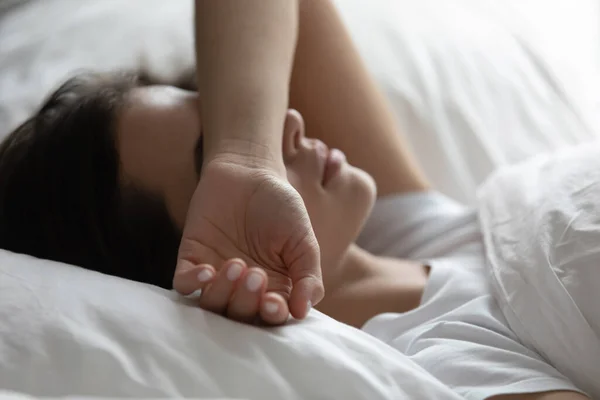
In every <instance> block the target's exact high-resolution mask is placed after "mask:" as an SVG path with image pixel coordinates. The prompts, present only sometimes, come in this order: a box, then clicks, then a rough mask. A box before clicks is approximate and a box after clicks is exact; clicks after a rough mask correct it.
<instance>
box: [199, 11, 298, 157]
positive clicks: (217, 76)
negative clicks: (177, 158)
mask: <svg viewBox="0 0 600 400" xmlns="http://www.w3.org/2000/svg"><path fill="white" fill-rule="evenodd" d="M297 32H298V1H297V0H244V1H240V0H218V1H215V0H196V63H197V67H196V68H197V79H198V92H199V94H200V100H201V102H200V103H201V104H200V109H201V112H200V113H201V115H202V118H203V123H204V133H205V142H204V153H205V158H208V159H210V158H212V156H214V154H215V153H218V152H226V153H227V152H230V151H235V152H241V153H244V154H248V155H250V156H253V157H263V158H266V159H267V160H268V161H269V162H273V161H275V162H277V163H278V164H277V167H278V168H280V167H281V166H280V164H281V162H282V161H281V129H282V126H283V121H284V116H285V112H286V110H287V103H288V93H289V80H290V74H291V69H292V61H293V58H294V50H295V45H296V37H297Z"/></svg>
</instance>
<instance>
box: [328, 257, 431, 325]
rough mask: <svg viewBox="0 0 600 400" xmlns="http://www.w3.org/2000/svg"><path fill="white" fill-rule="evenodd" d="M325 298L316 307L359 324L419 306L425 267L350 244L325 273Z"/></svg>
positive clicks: (351, 322) (346, 321) (340, 318)
mask: <svg viewBox="0 0 600 400" xmlns="http://www.w3.org/2000/svg"><path fill="white" fill-rule="evenodd" d="M324 278H325V293H326V294H325V299H324V300H323V301H322V302H321V303H320V304H319V306H318V307H317V308H318V309H319V310H320V311H322V312H324V313H325V314H327V315H329V316H330V317H332V318H335V319H337V320H338V321H341V322H344V323H347V324H349V325H353V326H355V327H361V326H362V325H364V323H365V322H367V321H368V320H369V319H370V318H372V317H373V316H375V315H377V314H381V313H385V312H396V313H401V312H406V311H409V310H412V309H414V308H416V307H418V306H419V303H420V300H421V295H422V293H423V289H424V287H425V283H426V281H427V269H426V267H424V266H423V265H421V264H419V263H416V262H413V261H407V260H401V259H395V258H387V257H378V256H375V255H373V254H370V253H369V252H367V251H365V250H362V249H361V248H359V247H358V246H356V245H352V246H351V247H350V248H349V249H348V251H347V252H346V254H345V255H344V257H343V259H342V260H341V262H340V265H339V266H338V268H336V269H335V270H334V272H333V273H332V274H329V275H326V276H325V277H324Z"/></svg>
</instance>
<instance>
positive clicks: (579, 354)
mask: <svg viewBox="0 0 600 400" xmlns="http://www.w3.org/2000/svg"><path fill="white" fill-rule="evenodd" d="M478 199H479V210H480V219H481V224H482V230H483V233H484V240H485V245H486V254H487V259H488V268H489V275H490V278H491V282H492V284H493V288H494V290H495V295H496V297H497V299H498V301H499V302H500V304H501V307H502V310H503V312H504V314H505V315H506V317H507V319H508V322H509V323H510V326H511V328H512V329H513V331H514V332H515V333H516V334H517V335H518V336H519V337H520V339H521V340H522V341H523V342H524V343H526V344H527V345H528V346H530V347H532V348H535V349H536V350H537V351H538V352H539V353H540V354H542V355H543V356H544V357H546V358H547V359H548V360H549V361H550V362H551V363H552V364H553V365H554V366H555V367H556V368H557V369H558V370H559V371H560V372H562V373H563V374H564V375H566V376H567V377H569V378H570V379H571V380H572V381H573V382H574V383H575V384H577V385H578V386H579V387H580V388H582V389H583V390H585V391H587V392H588V393H590V394H591V395H592V397H594V398H599V397H600V142H595V143H592V144H588V145H585V146H578V147H575V148H570V149H566V150H563V151H561V152H559V153H556V154H550V155H543V156H538V157H536V158H534V159H532V160H530V161H527V162H525V163H522V164H519V165H515V166H512V167H507V168H504V169H502V170H500V171H499V172H497V173H496V174H494V175H493V176H492V177H491V178H490V179H489V180H488V181H487V182H486V183H485V184H484V185H483V186H482V187H481V189H480V190H479V193H478Z"/></svg>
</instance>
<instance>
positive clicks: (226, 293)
mask: <svg viewBox="0 0 600 400" xmlns="http://www.w3.org/2000/svg"><path fill="white" fill-rule="evenodd" d="M245 273H246V264H245V263H244V262H243V261H242V260H240V259H233V260H229V261H227V262H224V263H223V267H222V268H221V269H220V271H219V273H218V275H217V277H216V278H215V280H214V281H213V282H212V284H211V285H210V287H209V288H207V289H206V290H205V291H204V293H202V297H201V298H200V303H199V306H200V307H201V308H203V309H205V310H208V311H212V312H214V313H217V314H222V313H224V312H225V311H226V310H227V306H228V304H229V300H230V299H231V296H232V294H233V291H234V290H235V288H236V285H237V284H238V280H239V279H240V278H241V277H242V276H243V275H245Z"/></svg>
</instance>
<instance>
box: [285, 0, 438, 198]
mask: <svg viewBox="0 0 600 400" xmlns="http://www.w3.org/2000/svg"><path fill="white" fill-rule="evenodd" d="M290 105H291V107H293V108H296V109H298V111H300V113H301V114H302V115H303V116H304V120H305V122H306V133H307V135H308V136H310V137H317V138H319V139H321V140H323V141H324V142H325V143H327V144H328V145H329V146H331V147H337V148H339V149H341V150H342V151H343V152H344V153H346V156H347V157H348V161H349V162H350V163H352V164H354V165H356V166H357V167H359V168H362V169H364V170H365V171H367V172H368V173H370V174H371V175H372V176H373V178H374V179H375V181H376V183H377V188H378V192H379V194H380V195H385V194H390V193H397V192H406V191H416V190H423V189H425V188H427V182H426V180H425V178H424V176H423V174H422V172H421V171H420V169H419V167H418V165H417V164H416V163H415V161H414V159H413V157H412V156H411V155H410V152H409V149H408V148H407V146H406V144H405V142H404V141H403V140H402V137H401V135H400V132H399V128H398V125H397V124H396V121H395V119H394V116H393V114H392V112H391V110H390V106H389V104H388V102H387V100H386V99H385V97H384V96H383V95H382V93H381V92H380V91H379V89H378V88H377V86H376V84H375V82H374V80H373V78H372V77H371V76H370V75H369V73H368V71H367V69H366V67H365V64H364V62H363V60H362V59H361V57H360V55H359V54H358V52H357V50H356V48H355V46H354V44H353V43H352V40H351V38H350V36H349V34H348V32H347V31H346V28H345V26H344V24H343V22H342V20H341V19H340V16H339V15H338V12H337V10H336V8H335V6H334V5H333V3H332V2H331V1H330V0H301V1H300V26H299V34H298V47H297V50H296V58H295V61H294V68H293V73H292V81H291V92H290Z"/></svg>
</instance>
